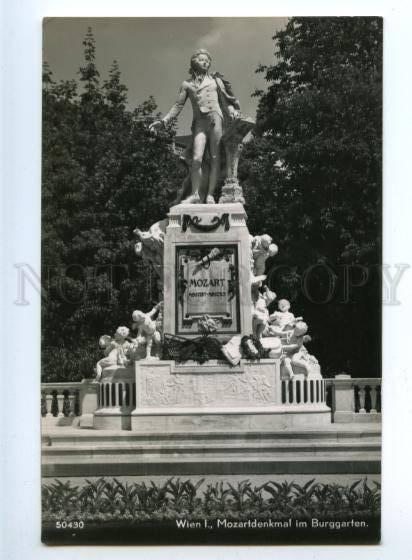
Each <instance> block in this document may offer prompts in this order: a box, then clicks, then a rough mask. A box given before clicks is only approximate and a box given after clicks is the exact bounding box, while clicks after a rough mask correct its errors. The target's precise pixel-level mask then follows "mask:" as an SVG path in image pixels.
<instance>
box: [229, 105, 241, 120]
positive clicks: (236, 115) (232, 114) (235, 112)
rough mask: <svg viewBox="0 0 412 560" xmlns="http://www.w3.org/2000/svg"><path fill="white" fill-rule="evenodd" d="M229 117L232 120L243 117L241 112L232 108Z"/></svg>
mask: <svg viewBox="0 0 412 560" xmlns="http://www.w3.org/2000/svg"><path fill="white" fill-rule="evenodd" d="M229 115H230V118H231V119H232V120H235V119H240V117H241V116H242V114H241V112H240V111H238V110H237V109H235V108H234V107H231V108H230V109H229Z"/></svg>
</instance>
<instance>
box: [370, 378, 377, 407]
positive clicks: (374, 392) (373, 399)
mask: <svg viewBox="0 0 412 560" xmlns="http://www.w3.org/2000/svg"><path fill="white" fill-rule="evenodd" d="M370 397H371V409H370V414H377V406H376V403H377V401H378V387H377V386H376V385H374V386H371V387H370Z"/></svg>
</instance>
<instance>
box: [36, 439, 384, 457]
mask: <svg viewBox="0 0 412 560" xmlns="http://www.w3.org/2000/svg"><path fill="white" fill-rule="evenodd" d="M380 447H381V446H380V442H379V441H362V442H345V443H342V442H304V443H303V442H282V443H280V442H279V443H269V444H268V443H265V444H262V443H259V442H258V443H251V442H250V443H248V444H247V445H245V444H240V445H239V444H235V443H221V444H216V443H212V444H205V443H198V444H196V443H185V444H184V445H176V444H175V443H170V444H166V443H161V444H160V445H156V444H152V445H139V444H136V443H135V444H131V443H124V442H122V443H115V444H114V443H113V442H112V443H110V444H109V443H107V444H101V443H100V442H99V443H98V444H96V443H95V444H91V445H89V446H85V445H83V446H77V445H70V444H69V445H52V446H46V447H44V448H43V450H42V454H43V455H44V456H45V457H47V456H50V457H52V456H53V457H58V456H61V455H67V454H71V455H73V456H77V455H80V456H83V455H90V456H91V457H96V456H97V455H107V454H109V455H110V454H112V453H118V454H119V455H122V456H125V455H129V454H132V455H145V456H148V457H149V456H159V457H162V456H170V455H178V456H179V457H185V456H193V455H194V454H196V455H200V456H203V455H217V454H221V453H222V452H223V453H225V454H230V455H233V454H246V453H254V452H255V453H259V454H261V455H263V454H265V455H267V454H285V453H297V452H298V453H299V454H304V453H305V454H312V455H313V454H315V455H319V454H325V453H334V454H336V453H347V452H350V453H363V452H364V451H376V452H379V450H380Z"/></svg>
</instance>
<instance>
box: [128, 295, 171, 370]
mask: <svg viewBox="0 0 412 560" xmlns="http://www.w3.org/2000/svg"><path fill="white" fill-rule="evenodd" d="M162 306H163V303H162V302H161V303H158V304H157V305H155V306H154V307H153V309H152V310H151V311H149V313H144V312H143V311H139V310H136V311H133V314H132V319H133V321H134V323H133V329H134V330H137V336H136V338H135V339H134V340H133V343H132V348H131V355H132V356H133V359H146V360H156V359H158V356H154V355H152V347H153V344H154V345H155V346H158V345H159V344H160V341H161V335H160V330H159V324H158V321H157V320H156V319H155V318H154V317H155V316H156V315H157V316H158V318H159V315H161V310H162Z"/></svg>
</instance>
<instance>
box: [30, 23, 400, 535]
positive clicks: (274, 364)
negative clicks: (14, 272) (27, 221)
mask: <svg viewBox="0 0 412 560" xmlns="http://www.w3.org/2000/svg"><path fill="white" fill-rule="evenodd" d="M383 26H384V22H383V19H382V18H381V17H377V16H376V17H372V16H368V17H366V16H356V17H348V16H345V17H297V16H295V17H278V18H275V17H256V18H252V17H248V18H241V17H239V18H235V17H233V18H224V17H222V18H218V17H215V18H210V17H197V18H183V17H177V18H163V17H160V18H91V17H90V18H62V17H61V18H45V19H44V21H43V75H42V88H43V89H42V104H43V106H42V155H41V158H42V159H41V162H42V169H41V205H42V207H41V212H42V231H41V267H42V269H41V277H42V303H41V399H40V411H39V412H40V416H41V502H42V536H41V538H42V541H43V542H44V543H45V544H48V545H68V544H72V545H79V544H93V545H95V544H99V545H124V544H128V545H145V544H151V545H153V544H156V545H172V544H174V545H176V544H179V545H180V544H186V545H187V544H191V545H219V544H232V545H250V544H254V545H284V544H302V545H305V544H334V545H354V544H361V545H363V544H379V542H380V517H381V418H382V399H381V384H382V367H381V338H382V337H381V328H382V320H381V318H382V296H381V293H382V283H383V282H384V281H385V279H383V277H382V62H383V56H382V53H383V50H382V49H383ZM387 297H388V298H390V297H392V298H394V297H396V295H395V293H394V291H393V290H389V291H388V295H387Z"/></svg>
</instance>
